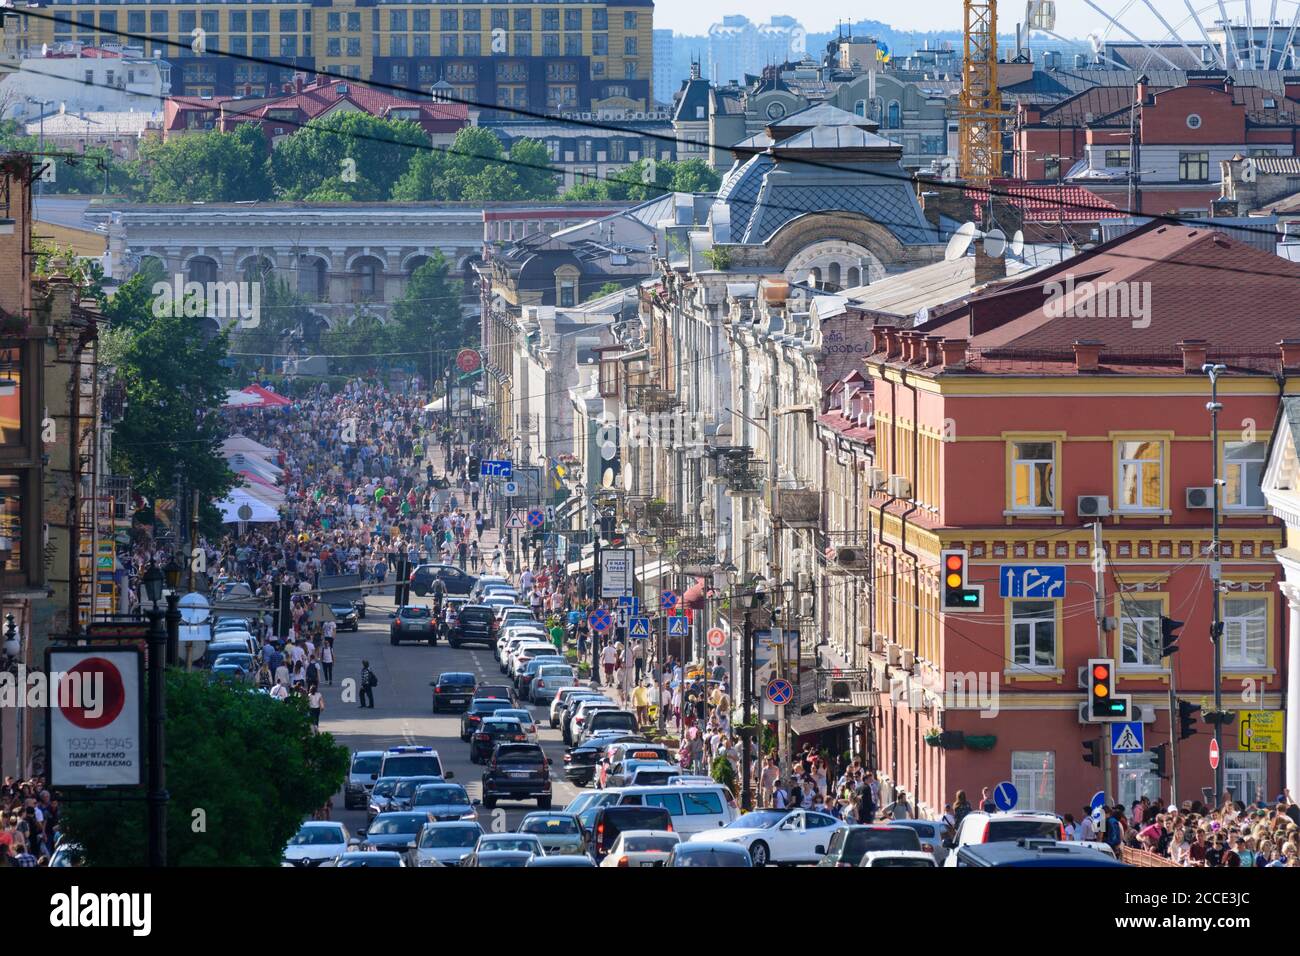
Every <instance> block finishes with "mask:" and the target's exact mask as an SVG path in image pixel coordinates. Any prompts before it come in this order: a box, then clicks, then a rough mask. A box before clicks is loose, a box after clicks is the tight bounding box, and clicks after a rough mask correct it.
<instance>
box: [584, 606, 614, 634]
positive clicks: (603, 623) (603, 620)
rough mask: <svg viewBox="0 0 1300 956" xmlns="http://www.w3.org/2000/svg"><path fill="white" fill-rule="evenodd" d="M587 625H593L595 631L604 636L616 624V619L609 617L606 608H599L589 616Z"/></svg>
mask: <svg viewBox="0 0 1300 956" xmlns="http://www.w3.org/2000/svg"><path fill="white" fill-rule="evenodd" d="M587 623H588V624H590V625H591V629H592V630H593V631H597V632H599V633H602V634H603V633H604V632H605V631H608V630H609V627H610V625H611V624H613V623H614V619H613V618H611V617H610V616H609V611H608V610H607V609H606V608H603V607H598V608H596V610H594V611H592V612H591V614H589V615H588V616H587Z"/></svg>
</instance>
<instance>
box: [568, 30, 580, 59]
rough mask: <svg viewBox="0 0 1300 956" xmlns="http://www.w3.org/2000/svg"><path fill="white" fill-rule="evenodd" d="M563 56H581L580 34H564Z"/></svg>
mask: <svg viewBox="0 0 1300 956" xmlns="http://www.w3.org/2000/svg"><path fill="white" fill-rule="evenodd" d="M564 55H565V56H582V34H581V33H566V34H565V35H564Z"/></svg>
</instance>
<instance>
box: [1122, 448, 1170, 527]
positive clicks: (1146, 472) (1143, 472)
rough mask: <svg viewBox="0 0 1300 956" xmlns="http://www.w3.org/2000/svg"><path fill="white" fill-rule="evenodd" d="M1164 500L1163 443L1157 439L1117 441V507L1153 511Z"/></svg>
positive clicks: (1159, 506)
mask: <svg viewBox="0 0 1300 956" xmlns="http://www.w3.org/2000/svg"><path fill="white" fill-rule="evenodd" d="M1163 504H1164V443H1163V442H1161V441H1159V440H1157V439H1147V440H1140V441H1122V442H1120V443H1119V507H1120V508H1123V509H1126V510H1130V511H1154V510H1157V509H1159V508H1161V507H1162V506H1163Z"/></svg>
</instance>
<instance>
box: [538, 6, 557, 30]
mask: <svg viewBox="0 0 1300 956" xmlns="http://www.w3.org/2000/svg"><path fill="white" fill-rule="evenodd" d="M542 29H543V30H558V29H560V11H559V9H558V8H552V9H550V10H543V11H542Z"/></svg>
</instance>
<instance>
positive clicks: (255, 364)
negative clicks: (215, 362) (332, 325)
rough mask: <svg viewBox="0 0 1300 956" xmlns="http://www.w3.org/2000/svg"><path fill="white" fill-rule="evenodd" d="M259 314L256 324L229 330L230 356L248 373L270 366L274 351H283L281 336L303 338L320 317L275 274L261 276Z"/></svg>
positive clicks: (307, 335)
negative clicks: (250, 326)
mask: <svg viewBox="0 0 1300 956" xmlns="http://www.w3.org/2000/svg"><path fill="white" fill-rule="evenodd" d="M259 299H260V315H259V321H258V323H257V325H256V326H254V327H252V328H242V327H241V326H240V325H239V324H238V323H236V324H235V325H234V326H232V327H231V329H230V330H229V333H228V334H229V338H230V351H231V353H232V357H233V358H234V359H235V360H236V361H237V362H238V365H239V367H240V368H242V369H244V370H245V371H246V372H247V373H248V374H249V375H250V376H251V375H253V374H255V373H256V372H257V370H258V369H262V368H271V367H272V365H273V363H274V361H275V357H276V356H277V355H283V354H286V352H285V340H286V339H287V338H288V339H291V340H292V341H294V342H299V341H303V340H304V339H309V338H311V337H312V332H313V331H314V330H315V329H316V328H317V327H318V326H319V324H320V322H321V321H322V320H321V319H320V317H319V316H318V315H317V314H316V313H315V312H314V311H312V310H311V309H310V308H309V307H308V306H307V303H306V300H305V299H304V298H303V297H302V296H301V295H299V294H298V293H297V292H295V291H294V290H293V289H291V288H290V287H289V283H288V282H286V281H285V280H283V279H277V278H276V277H275V276H268V277H265V278H263V279H262V280H261V286H260V289H259Z"/></svg>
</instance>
